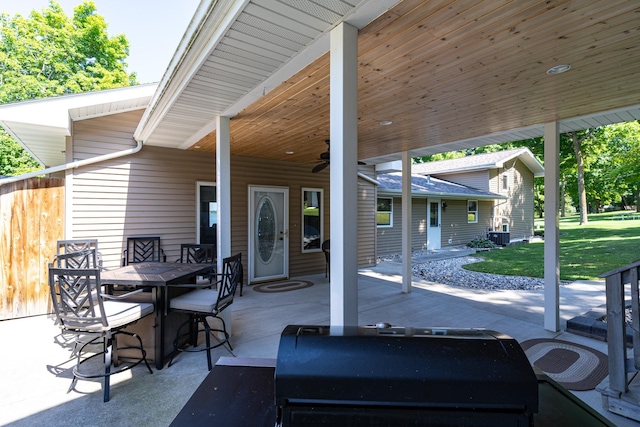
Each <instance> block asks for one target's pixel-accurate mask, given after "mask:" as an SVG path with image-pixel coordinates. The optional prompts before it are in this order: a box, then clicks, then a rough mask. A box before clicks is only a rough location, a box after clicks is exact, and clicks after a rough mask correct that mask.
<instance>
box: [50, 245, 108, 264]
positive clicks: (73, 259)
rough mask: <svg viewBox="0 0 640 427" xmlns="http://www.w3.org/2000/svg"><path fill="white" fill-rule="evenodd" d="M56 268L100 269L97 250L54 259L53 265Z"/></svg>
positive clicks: (83, 251) (64, 254)
mask: <svg viewBox="0 0 640 427" xmlns="http://www.w3.org/2000/svg"><path fill="white" fill-rule="evenodd" d="M51 266H52V267H56V268H99V267H100V266H99V264H98V255H97V251H96V250H95V249H85V250H81V251H77V252H66V253H62V254H58V255H56V256H55V257H54V259H53V262H52V264H51Z"/></svg>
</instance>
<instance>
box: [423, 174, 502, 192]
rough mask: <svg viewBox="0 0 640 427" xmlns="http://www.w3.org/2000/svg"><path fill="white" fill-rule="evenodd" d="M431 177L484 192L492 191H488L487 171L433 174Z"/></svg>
mask: <svg viewBox="0 0 640 427" xmlns="http://www.w3.org/2000/svg"><path fill="white" fill-rule="evenodd" d="M433 176H434V177H436V178H440V179H445V180H447V181H451V182H455V183H456V184H462V185H466V186H468V187H471V188H477V189H479V190H484V191H493V190H491V189H489V186H488V182H489V171H487V170H481V171H474V172H463V173H452V174H434V175H433Z"/></svg>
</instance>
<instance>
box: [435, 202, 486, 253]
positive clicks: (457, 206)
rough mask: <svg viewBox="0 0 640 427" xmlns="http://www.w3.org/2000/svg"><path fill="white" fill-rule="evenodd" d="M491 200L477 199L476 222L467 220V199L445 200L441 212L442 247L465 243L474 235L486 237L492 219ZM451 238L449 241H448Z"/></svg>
mask: <svg viewBox="0 0 640 427" xmlns="http://www.w3.org/2000/svg"><path fill="white" fill-rule="evenodd" d="M492 207H493V203H492V201H485V200H479V201H478V222H477V223H471V224H469V222H468V221H467V200H447V209H446V210H444V211H443V212H442V247H443V248H444V247H447V246H459V245H466V244H467V243H469V242H470V241H471V240H473V239H475V238H476V237H486V232H487V231H488V230H489V227H490V226H491V221H492V210H493V209H492ZM449 239H451V243H449Z"/></svg>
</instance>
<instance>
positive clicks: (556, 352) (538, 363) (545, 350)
mask: <svg viewBox="0 0 640 427" xmlns="http://www.w3.org/2000/svg"><path fill="white" fill-rule="evenodd" d="M520 346H522V349H523V350H524V352H525V354H526V355H527V358H528V359H529V362H531V364H532V365H533V366H535V367H537V368H538V369H540V370H541V371H543V372H544V373H545V374H547V375H548V376H549V377H551V379H553V380H555V381H556V382H558V383H560V384H561V385H562V386H563V387H565V388H566V389H568V390H575V391H584V390H593V389H594V388H596V386H597V385H598V384H600V382H601V381H602V380H603V379H604V378H605V377H606V376H607V375H608V374H609V368H608V361H607V356H606V355H605V354H604V353H602V352H600V351H598V350H594V349H592V348H589V347H585V346H583V345H580V344H576V343H572V342H569V341H562V340H554V339H545V338H541V339H533V340H528V341H524V342H522V343H521V344H520Z"/></svg>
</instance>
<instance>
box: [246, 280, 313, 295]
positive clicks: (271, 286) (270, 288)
mask: <svg viewBox="0 0 640 427" xmlns="http://www.w3.org/2000/svg"><path fill="white" fill-rule="evenodd" d="M310 286H313V282H309V281H308V280H282V281H280V282H270V283H262V284H260V285H253V286H252V287H251V288H252V289H253V290H254V291H256V292H263V293H270V292H288V291H296V290H298V289H304V288H308V287H310Z"/></svg>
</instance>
